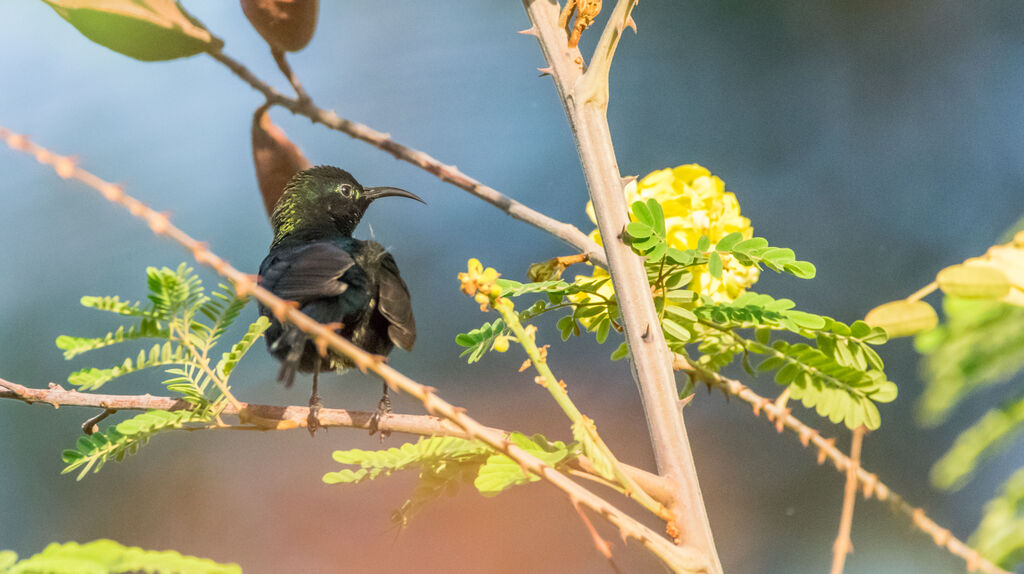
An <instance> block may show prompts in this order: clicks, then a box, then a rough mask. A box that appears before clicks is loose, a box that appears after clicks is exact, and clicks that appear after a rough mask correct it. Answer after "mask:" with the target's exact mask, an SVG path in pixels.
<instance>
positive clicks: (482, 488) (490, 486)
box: [473, 432, 574, 496]
mask: <svg viewBox="0 0 1024 574" xmlns="http://www.w3.org/2000/svg"><path fill="white" fill-rule="evenodd" d="M509 440H510V441H511V442H512V443H513V444H515V445H516V446H518V447H519V448H521V449H523V450H525V451H527V452H528V453H530V454H532V455H533V456H535V457H537V458H539V459H541V460H542V461H544V462H545V463H547V464H549V465H551V466H558V465H559V464H561V463H562V462H564V461H566V460H567V459H569V458H570V457H572V456H573V450H574V449H573V448H572V447H570V446H567V445H566V444H565V443H563V442H561V441H555V442H549V441H548V440H547V439H545V438H544V436H543V435H539V434H537V435H533V436H532V437H527V436H526V435H524V434H522V433H518V432H514V433H511V434H510V435H509ZM537 480H540V477H538V476H534V475H532V474H526V473H524V472H523V469H522V467H520V466H519V463H517V462H515V461H514V460H512V459H510V458H509V457H507V456H505V455H503V454H498V453H495V454H492V455H491V456H489V457H488V458H487V461H486V462H485V463H484V464H483V465H482V466H481V467H480V471H479V472H478V473H477V477H476V480H474V481H473V486H475V487H476V489H477V490H478V491H479V492H480V494H483V495H484V496H495V495H497V494H500V493H501V492H502V491H504V490H506V489H508V488H511V487H513V486H516V485H519V484H526V483H528V482H535V481H537Z"/></svg>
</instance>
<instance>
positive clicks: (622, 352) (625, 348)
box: [611, 342, 629, 361]
mask: <svg viewBox="0 0 1024 574" xmlns="http://www.w3.org/2000/svg"><path fill="white" fill-rule="evenodd" d="M628 356H629V345H627V344H626V343H625V342H622V343H620V344H619V346H618V347H617V348H616V349H615V350H614V351H612V355H611V360H613V361H618V360H620V359H625V358H626V357H628Z"/></svg>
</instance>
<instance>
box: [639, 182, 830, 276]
mask: <svg viewBox="0 0 1024 574" xmlns="http://www.w3.org/2000/svg"><path fill="white" fill-rule="evenodd" d="M632 213H633V218H634V219H635V221H633V222H631V223H629V224H627V225H626V236H625V239H626V242H627V243H629V245H630V247H632V248H633V251H635V252H636V253H637V254H638V255H643V256H644V257H646V258H647V261H648V263H651V262H655V263H658V262H660V261H661V260H662V259H666V260H667V261H668V262H669V263H671V264H676V265H682V266H685V267H689V266H693V265H707V266H708V271H709V272H710V273H711V275H712V276H713V277H715V278H719V279H720V278H721V277H722V256H723V255H732V256H733V257H735V258H736V260H737V261H738V262H739V263H740V264H741V265H748V266H750V265H754V266H757V267H758V268H761V266H762V265H763V266H764V267H767V268H769V269H771V270H772V271H775V272H777V273H789V274H791V275H795V276H796V277H800V278H802V279H811V278H813V277H814V275H815V273H816V270H815V268H814V265H813V264H811V263H809V262H807V261H797V259H796V255H795V254H794V253H793V250H792V249H785V248H780V247H771V246H770V245H768V240H767V239H764V238H763V237H751V238H750V239H743V235H742V234H741V233H740V232H738V231H735V232H733V233H730V234H728V235H726V236H725V237H723V238H722V239H721V240H720V241H719V242H718V243H717V244H716V245H715V248H714V250H711V241H710V240H709V239H708V238H707V236H705V237H702V238H701V240H700V241H699V242H698V244H697V249H687V250H680V249H677V248H675V247H672V246H670V245H669V244H668V238H667V236H666V231H665V214H664V213H663V211H662V209H661V205H660V204H659V203H658V202H657V201H656V200H654V199H648V200H647V201H646V202H644V201H637V202H634V203H633V205H632Z"/></svg>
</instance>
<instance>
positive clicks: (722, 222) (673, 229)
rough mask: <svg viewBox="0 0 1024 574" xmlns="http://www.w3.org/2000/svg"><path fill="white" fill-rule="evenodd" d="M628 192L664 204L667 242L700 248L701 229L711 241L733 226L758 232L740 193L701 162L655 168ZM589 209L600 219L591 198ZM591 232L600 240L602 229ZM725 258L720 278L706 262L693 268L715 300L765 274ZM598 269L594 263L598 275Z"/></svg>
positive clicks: (629, 198)
mask: <svg viewBox="0 0 1024 574" xmlns="http://www.w3.org/2000/svg"><path fill="white" fill-rule="evenodd" d="M625 195H626V204H627V205H632V204H633V202H635V201H642V200H646V199H656V200H657V201H658V203H660V204H661V208H662V210H663V211H664V212H665V229H666V233H667V237H668V244H669V246H671V247H675V248H677V249H683V250H685V249H695V248H696V247H697V241H698V240H699V239H700V237H701V236H702V235H707V236H708V239H710V240H711V243H712V244H715V243H717V242H718V241H719V240H721V239H722V238H723V237H725V236H726V235H728V234H730V233H732V232H734V231H738V232H740V233H742V234H743V238H744V239H749V238H751V237H753V233H754V230H753V228H752V227H751V226H750V220H749V219H747V218H746V217H743V216H742V215H740V204H739V202H738V201H736V196H735V195H734V194H732V193H731V192H728V191H726V190H725V182H723V181H722V180H721V179H720V178H718V177H717V176H715V175H712V174H711V172H710V171H708V170H707V169H706V168H704V167H701V166H699V165H697V164H687V165H681V166H679V167H675V168H671V169H662V170H658V171H655V172H652V173H650V174H648V175H647V176H645V177H644V178H643V179H640V180H639V181H634V182H631V183H630V184H629V185H627V186H626V188H625ZM587 215H589V216H590V220H591V221H593V222H594V224H595V225H597V219H596V218H595V217H594V206H593V204H591V203H587ZM590 236H591V237H592V238H593V239H594V240H595V241H597V242H598V243H600V241H601V238H600V235H599V234H598V232H597V230H594V231H593V232H592V233H591V234H590ZM722 264H723V265H722V268H723V271H722V278H721V279H715V278H714V277H712V276H711V274H710V273H709V272H708V269H707V266H701V267H695V268H692V269H691V271H692V272H693V276H694V278H693V282H692V283H691V284H690V287H689V288H690V289H692V290H694V291H697V292H699V293H702V294H704V295H707V296H709V297H711V298H712V299H713V300H715V301H731V300H733V299H735V298H736V297H739V296H740V294H742V293H743V292H744V291H745V290H746V289H747V288H748V287H750V286H751V285H753V284H754V283H755V282H756V281H757V278H758V276H759V275H760V270H759V269H758V268H757V267H753V266H750V267H748V266H745V265H740V264H739V262H737V261H736V260H735V259H734V258H733V257H732V256H731V255H725V256H723V257H722ZM601 271H603V270H601ZM597 272H598V270H597V269H596V268H595V273H594V275H595V276H597ZM602 276H603V273H602Z"/></svg>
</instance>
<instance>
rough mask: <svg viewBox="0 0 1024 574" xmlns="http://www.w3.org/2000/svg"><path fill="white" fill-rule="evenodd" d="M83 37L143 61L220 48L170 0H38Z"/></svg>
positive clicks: (219, 42) (171, 57)
mask: <svg viewBox="0 0 1024 574" xmlns="http://www.w3.org/2000/svg"><path fill="white" fill-rule="evenodd" d="M43 1H44V2H46V3H47V4H48V5H49V6H50V7H51V8H53V10H54V11H55V12H57V14H59V15H60V17H61V18H64V19H65V20H67V21H68V22H69V23H70V24H71V25H72V26H74V27H75V28H77V29H78V31H79V32H81V33H82V35H84V36H85V37H86V38H89V39H90V40H92V41H93V42H96V43H97V44H100V45H102V46H105V47H107V48H110V49H111V50H114V51H115V52H119V53H121V54H124V55H125V56H129V57H131V58H135V59H136V60H142V61H145V62H150V61H158V60H173V59H175V58H184V57H187V56H194V55H195V54H200V53H202V52H215V51H218V50H220V49H221V48H222V47H223V46H224V42H222V41H221V40H220V39H219V38H216V37H215V36H213V35H212V34H210V32H209V31H208V30H207V29H206V28H205V27H203V25H202V23H201V22H199V21H198V20H196V19H195V18H193V17H192V16H191V15H190V14H189V13H187V12H186V11H185V9H184V8H182V7H181V4H180V3H178V2H175V1H174V0H43Z"/></svg>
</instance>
